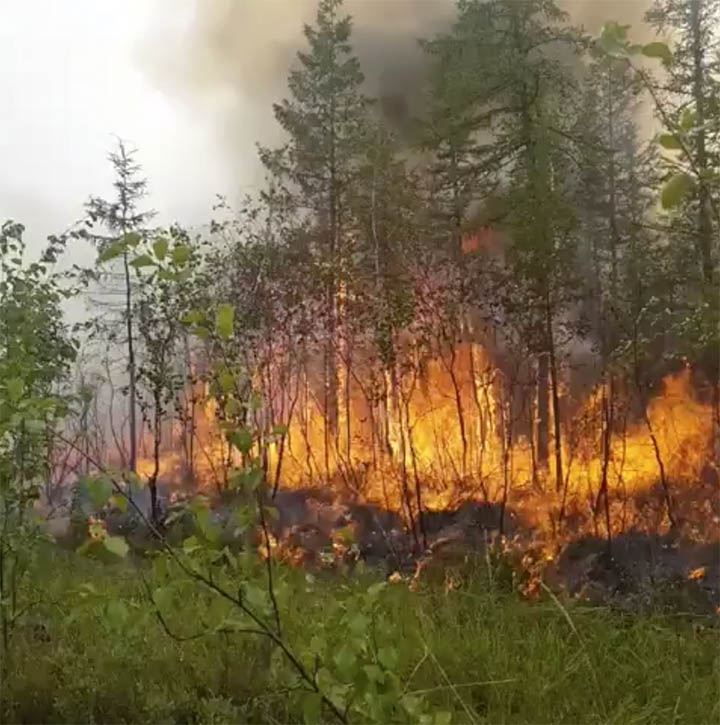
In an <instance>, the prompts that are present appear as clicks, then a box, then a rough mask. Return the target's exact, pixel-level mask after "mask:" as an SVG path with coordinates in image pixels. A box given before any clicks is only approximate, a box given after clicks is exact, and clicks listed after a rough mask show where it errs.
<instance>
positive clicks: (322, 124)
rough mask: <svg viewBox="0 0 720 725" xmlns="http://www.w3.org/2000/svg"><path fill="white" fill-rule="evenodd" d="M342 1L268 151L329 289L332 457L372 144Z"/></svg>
mask: <svg viewBox="0 0 720 725" xmlns="http://www.w3.org/2000/svg"><path fill="white" fill-rule="evenodd" d="M341 10H342V0H321V2H320V3H319V6H318V10H317V17H316V23H315V25H314V26H310V25H306V26H305V29H304V35H305V39H306V41H307V44H308V46H309V47H308V49H307V50H306V51H302V52H299V53H298V61H299V63H298V66H297V67H296V68H295V69H294V70H293V71H291V73H290V75H289V78H288V89H289V92H290V96H289V98H286V99H284V100H283V101H281V102H280V103H278V104H276V105H275V106H274V111H275V117H276V119H277V121H278V122H279V123H280V125H281V126H282V128H283V129H284V130H285V132H286V133H287V136H288V142H287V143H286V144H285V145H284V146H283V147H281V148H279V149H276V150H269V149H261V160H262V161H263V163H264V165H265V167H266V168H267V170H268V172H269V173H270V175H271V178H272V179H273V180H274V182H275V183H276V184H279V185H283V186H285V187H286V188H287V189H288V191H289V193H290V195H291V198H292V202H293V205H294V208H295V209H296V211H297V213H298V215H299V217H300V218H301V219H303V220H304V222H305V223H306V224H307V225H309V226H310V228H311V238H312V243H311V246H310V252H311V254H312V256H313V259H314V262H315V271H316V274H317V277H318V279H317V282H318V283H319V285H320V287H321V288H322V290H323V294H322V297H323V299H322V302H321V306H322V312H323V314H322V318H323V322H324V326H325V331H324V333H322V337H323V339H324V351H323V357H324V376H323V377H324V387H325V391H324V401H323V408H324V411H323V412H324V417H325V421H326V434H325V437H326V440H325V458H326V466H327V465H328V462H329V451H330V447H331V438H332V437H336V436H337V423H338V372H337V370H338V356H337V346H338V340H339V334H340V328H341V326H342V320H341V319H340V317H341V314H340V309H339V304H338V297H339V294H340V290H341V289H342V287H343V284H344V281H345V277H346V268H347V261H348V247H349V235H350V233H351V231H353V230H354V228H355V224H354V221H353V218H352V209H351V204H350V195H351V194H352V193H353V183H354V181H355V180H356V178H357V175H358V159H359V156H360V154H361V153H362V151H363V145H364V142H365V139H366V120H367V114H366V110H367V106H368V100H367V99H366V98H365V96H364V95H363V93H362V90H361V86H362V84H363V80H364V78H363V74H362V72H361V70H360V64H359V62H358V59H357V58H356V57H355V56H354V55H353V53H352V47H351V42H350V41H351V33H352V21H351V18H350V17H349V16H342V15H341Z"/></svg>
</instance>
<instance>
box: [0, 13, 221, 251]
mask: <svg viewBox="0 0 720 725" xmlns="http://www.w3.org/2000/svg"><path fill="white" fill-rule="evenodd" d="M167 6H168V0H102V1H101V2H98V0H0V10H2V18H3V21H2V23H0V99H1V101H0V102H1V104H2V106H1V108H2V110H0V168H2V173H1V174H0V219H2V220H4V219H7V218H14V219H16V220H17V221H21V222H23V223H24V224H25V225H26V227H27V232H26V236H27V239H28V241H29V242H30V244H31V248H33V249H38V248H39V246H40V245H41V244H42V243H43V240H44V238H45V236H46V235H47V234H50V233H56V232H59V231H62V230H64V229H65V228H66V227H68V226H69V225H70V224H71V223H72V222H73V221H75V220H76V219H77V218H78V217H80V216H81V215H82V211H83V209H82V207H83V203H84V202H85V200H86V199H87V197H88V196H89V195H90V194H101V195H104V194H109V193H110V191H111V190H110V183H111V180H112V173H111V170H110V166H109V163H108V162H107V154H108V152H109V150H110V149H111V148H112V147H113V145H114V144H115V138H114V134H116V135H119V136H121V137H122V138H123V139H126V140H127V141H128V142H129V143H130V144H131V145H134V146H136V147H137V148H138V149H139V155H138V160H139V161H140V162H141V163H142V164H143V166H144V169H145V172H146V175H147V177H148V178H149V179H150V180H151V191H152V197H151V199H150V204H151V205H152V206H153V207H154V208H157V209H158V210H161V211H162V214H161V215H160V217H159V220H160V223H167V222H169V221H173V220H175V219H181V220H183V221H185V222H187V223H191V224H192V223H199V222H201V221H204V220H207V219H208V218H209V215H210V208H211V205H212V203H213V199H214V196H213V195H214V193H215V192H219V191H227V189H223V187H226V186H227V185H228V178H227V174H226V169H225V166H224V164H223V163H222V162H221V159H220V157H219V154H218V152H217V149H216V148H215V145H214V143H213V134H212V129H211V123H212V120H211V119H209V118H203V116H202V114H193V113H191V112H189V110H188V108H187V107H186V106H184V105H182V104H180V103H178V102H176V101H175V100H174V99H173V98H172V97H171V96H170V95H167V94H165V93H163V92H162V90H160V89H159V88H158V87H157V85H156V84H153V83H152V82H151V79H150V77H149V76H148V74H147V73H146V72H144V70H143V67H142V63H141V62H140V55H141V52H142V53H148V52H152V49H151V47H150V44H151V43H152V42H153V41H154V40H155V39H156V38H158V37H162V34H163V33H162V32H160V30H161V29H162V26H163V24H165V25H167V24H168V23H169V22H182V21H183V17H186V16H187V15H188V13H190V11H191V10H192V2H191V1H190V0H173V1H172V8H173V14H172V15H171V16H170V17H168V13H166V12H162V11H163V10H166V9H167Z"/></svg>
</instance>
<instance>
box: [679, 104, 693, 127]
mask: <svg viewBox="0 0 720 725" xmlns="http://www.w3.org/2000/svg"><path fill="white" fill-rule="evenodd" d="M696 122H697V111H694V110H693V109H692V108H686V109H685V110H684V111H683V112H682V115H681V116H680V128H682V130H683V131H690V130H691V129H692V128H693V126H695V123H696Z"/></svg>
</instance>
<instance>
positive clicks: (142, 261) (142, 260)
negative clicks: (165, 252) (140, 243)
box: [130, 254, 155, 269]
mask: <svg viewBox="0 0 720 725" xmlns="http://www.w3.org/2000/svg"><path fill="white" fill-rule="evenodd" d="M130 266H131V267H135V269H140V267H153V266H155V261H154V260H153V258H152V257H151V256H150V255H149V254H141V255H140V256H139V257H135V259H132V260H130Z"/></svg>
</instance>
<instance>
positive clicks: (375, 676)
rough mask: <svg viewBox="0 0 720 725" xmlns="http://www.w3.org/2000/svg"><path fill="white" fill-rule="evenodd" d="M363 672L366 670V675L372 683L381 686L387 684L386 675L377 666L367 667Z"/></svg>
mask: <svg viewBox="0 0 720 725" xmlns="http://www.w3.org/2000/svg"><path fill="white" fill-rule="evenodd" d="M363 670H365V675H366V676H367V678H368V680H370V682H378V683H380V684H382V683H383V682H385V673H384V672H383V671H382V670H381V669H380V668H379V667H378V666H377V665H365V666H364V667H363Z"/></svg>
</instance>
